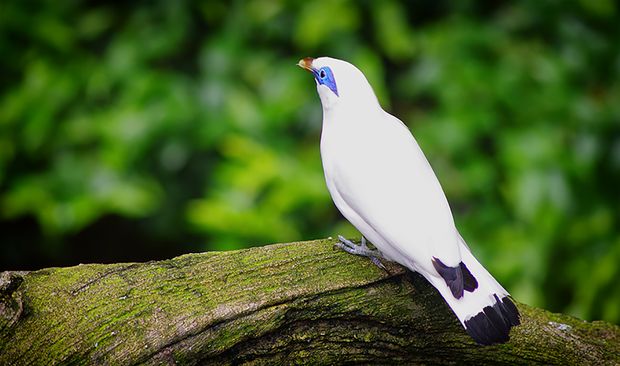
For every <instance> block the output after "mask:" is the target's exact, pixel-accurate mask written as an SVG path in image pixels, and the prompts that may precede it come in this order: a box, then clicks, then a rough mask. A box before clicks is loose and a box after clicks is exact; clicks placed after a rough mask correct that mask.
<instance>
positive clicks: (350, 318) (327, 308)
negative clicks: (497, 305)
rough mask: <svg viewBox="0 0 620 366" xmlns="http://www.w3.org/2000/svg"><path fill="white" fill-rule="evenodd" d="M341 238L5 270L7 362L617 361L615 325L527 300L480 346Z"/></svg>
mask: <svg viewBox="0 0 620 366" xmlns="http://www.w3.org/2000/svg"><path fill="white" fill-rule="evenodd" d="M334 243H335V242H334V241H333V240H330V239H326V240H315V241H308V242H297V243H287V244H276V245H269V246H265V247H260V248H252V249H246V250H240V251H233V252H209V253H200V254H188V255H183V256H180V257H177V258H173V259H170V260H165V261H159V262H148V263H128V264H109V265H102V264H89V265H79V266H75V267H69V268H48V269H43V270H40V271H35V272H30V273H18V272H5V273H3V274H2V277H1V278H0V303H1V304H0V364H8V365H32V364H40V365H49V364H112V365H116V364H123V365H127V364H161V363H176V364H187V365H194V364H231V363H235V364H238V363H247V364H280V363H286V364H334V363H371V364H377V363H379V364H395V363H406V364H411V363H425V364H454V363H481V362H482V363H484V362H488V363H493V364H531V363H540V364H562V365H567V364H584V363H596V364H618V363H620V329H619V327H618V326H616V325H612V324H608V323H604V322H591V323H590V322H584V321H581V320H579V319H575V318H572V317H569V316H566V315H561V314H551V313H549V312H546V311H544V310H541V309H536V308H532V307H529V306H527V305H524V304H518V307H519V310H520V311H521V313H522V325H521V326H519V327H516V328H514V329H513V331H512V333H511V340H510V342H508V343H506V344H503V345H496V346H491V347H481V346H478V345H476V344H475V343H474V342H473V341H472V340H471V339H470V338H469V337H468V336H467V334H466V333H465V331H464V330H463V329H462V327H461V325H460V323H459V322H458V320H457V319H456V317H454V315H453V314H452V312H451V311H450V309H449V308H448V307H447V306H446V305H445V303H444V302H443V300H442V299H441V297H440V296H439V295H438V293H437V292H436V291H435V290H434V289H433V288H432V287H431V286H430V285H429V284H428V283H427V282H426V281H425V280H424V279H423V278H422V277H421V276H419V275H417V274H413V273H410V272H408V271H406V270H404V269H403V268H402V267H400V266H398V265H395V264H388V271H389V273H388V272H385V271H383V270H381V269H379V268H377V267H375V266H374V265H373V264H372V263H370V262H369V261H367V260H365V259H364V258H359V257H355V256H351V255H348V254H346V253H343V252H340V251H338V250H334V249H333V244H334ZM7 309H8V310H7Z"/></svg>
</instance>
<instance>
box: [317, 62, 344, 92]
mask: <svg viewBox="0 0 620 366" xmlns="http://www.w3.org/2000/svg"><path fill="white" fill-rule="evenodd" d="M312 73H313V74H314V78H315V79H316V82H317V83H319V84H320V85H325V86H326V87H328V88H329V89H330V90H331V91H333V92H334V94H336V95H338V88H337V87H336V79H334V74H333V73H332V69H330V68H329V67H327V66H323V67H321V68H320V69H313V70H312ZM338 96H339V95H338Z"/></svg>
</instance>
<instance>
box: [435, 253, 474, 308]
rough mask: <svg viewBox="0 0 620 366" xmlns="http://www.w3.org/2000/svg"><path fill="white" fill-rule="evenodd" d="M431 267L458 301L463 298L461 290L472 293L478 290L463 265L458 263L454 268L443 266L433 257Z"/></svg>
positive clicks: (472, 277) (471, 276)
mask: <svg viewBox="0 0 620 366" xmlns="http://www.w3.org/2000/svg"><path fill="white" fill-rule="evenodd" d="M432 262H433V267H435V270H436V271H437V273H439V275H440V276H441V277H442V278H443V280H444V281H446V285H448V287H449V288H450V291H452V295H453V296H454V297H455V298H457V299H460V298H461V297H463V290H464V291H467V292H473V291H474V290H475V289H477V288H478V281H477V280H476V278H475V277H474V276H473V275H472V274H471V272H470V271H469V269H468V268H467V266H466V265H465V263H463V262H460V263H459V265H458V266H456V267H449V266H447V265H445V264H444V263H443V262H442V261H441V260H440V259H439V258H437V257H433V260H432Z"/></svg>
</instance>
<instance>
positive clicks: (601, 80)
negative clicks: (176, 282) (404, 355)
mask: <svg viewBox="0 0 620 366" xmlns="http://www.w3.org/2000/svg"><path fill="white" fill-rule="evenodd" d="M619 24H620V16H619V9H618V5H617V3H616V2H614V1H612V0H582V1H551V0H543V1H540V0H536V1H534V0H531V1H520V2H509V1H458V2H453V1H447V0H434V1H416V2H402V3H399V2H395V1H380V2H379V1H376V2H373V1H361V2H353V1H345V0H336V1H268V0H254V1H232V2H229V1H196V2H190V1H187V2H183V1H166V0H163V1H143V2H103V1H88V2H87V1H77V0H66V1H25V0H14V1H13V0H5V1H2V3H1V4H0V55H1V56H0V235H1V237H0V240H1V245H0V257H1V263H0V269H2V270H8V269H37V268H42V267H47V266H60V265H62V266H65V265H74V264H78V263H88V262H102V263H109V262H119V261H146V260H151V259H161V258H168V257H172V256H174V255H178V254H181V253H186V252H190V251H205V250H231V249H238V248H244V247H248V246H256V245H263V244H267V243H274V242H288V241H297V240H304V239H314V238H321V237H327V236H335V235H336V234H339V233H340V234H345V235H347V236H351V237H356V236H357V235H358V234H357V233H356V231H355V230H354V229H353V228H352V227H351V226H350V225H349V224H347V223H346V222H345V221H344V220H343V218H342V217H341V216H340V214H339V213H338V212H337V210H336V209H335V207H334V206H333V204H332V203H331V201H330V198H329V196H328V193H327V190H326V188H325V186H324V181H323V175H322V168H321V162H320V156H319V136H320V122H321V108H320V103H319V100H318V97H317V95H316V91H315V86H314V81H313V80H312V78H311V77H310V75H308V74H307V73H305V72H303V71H302V70H300V69H299V68H297V67H296V66H295V63H296V62H297V60H298V59H300V58H301V57H305V56H321V55H330V56H334V57H338V58H343V59H346V60H349V61H351V62H353V63H355V64H356V65H358V66H359V67H360V68H361V69H362V70H363V71H364V72H365V73H366V75H367V76H368V78H369V79H370V81H371V83H372V84H373V85H374V87H375V90H376V92H377V94H378V95H379V98H380V100H381V102H382V104H383V105H384V107H385V108H386V109H387V110H388V111H390V112H392V113H393V114H395V115H397V116H399V117H400V118H401V119H402V120H403V121H404V122H405V123H406V124H407V125H408V126H409V127H410V128H411V129H412V131H413V133H414V134H415V135H416V137H417V139H418V141H419V143H420V145H421V146H422V148H423V149H424V151H425V152H426V155H427V157H428V158H429V160H430V161H431V164H432V165H433V167H434V169H435V171H436V173H437V175H438V176H439V179H440V181H441V182H442V184H443V187H444V190H445V192H446V194H447V196H448V198H449V200H450V202H451V205H452V209H453V211H454V215H455V219H456V222H457V226H458V227H459V229H460V230H461V232H462V233H463V235H464V237H465V238H466V239H467V241H468V243H469V244H470V246H471V247H472V248H473V251H474V252H475V254H476V255H477V256H478V257H479V258H480V259H481V261H482V263H484V264H485V265H486V266H487V267H488V268H489V269H490V271H491V272H492V273H493V274H494V275H496V277H497V278H498V279H499V280H500V282H502V283H503V284H504V285H505V287H507V288H508V289H509V290H510V291H511V292H512V294H513V295H514V296H515V297H516V298H517V299H518V300H519V301H522V302H526V303H529V304H532V305H536V306H541V307H544V308H547V309H550V310H553V311H559V312H565V313H570V314H573V315H576V316H579V317H581V318H584V319H605V320H608V321H611V322H615V323H618V322H620V286H619V285H618V278H620V265H619V264H620V235H619V233H620V230H619V226H620V195H619V192H620V83H619V81H620V26H619Z"/></svg>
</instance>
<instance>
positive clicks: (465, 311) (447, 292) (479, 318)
mask: <svg viewBox="0 0 620 366" xmlns="http://www.w3.org/2000/svg"><path fill="white" fill-rule="evenodd" d="M460 251H461V259H462V263H461V265H460V268H459V270H461V271H462V273H466V272H469V273H466V275H464V276H461V277H464V278H465V279H466V277H467V276H468V275H471V276H473V278H474V279H475V282H477V286H476V287H475V288H472V287H471V286H470V287H469V288H468V286H467V284H466V285H465V291H461V292H460V293H457V295H456V296H455V293H454V288H452V289H451V287H450V286H449V285H448V284H447V283H446V281H445V280H444V279H443V278H439V277H436V276H425V277H427V279H428V280H429V281H430V282H431V283H432V284H433V286H435V287H436V288H437V289H438V290H439V292H440V293H441V295H442V296H443V298H444V299H445V300H446V302H447V303H448V305H449V306H450V308H451V309H452V311H453V312H454V314H456V316H457V317H458V318H459V320H460V321H461V323H462V324H463V327H465V330H466V331H467V333H468V334H469V335H470V336H471V337H472V338H473V339H474V340H475V341H476V342H477V343H479V344H483V345H489V344H494V343H504V342H507V341H508V339H509V333H510V328H512V327H513V326H517V325H519V324H520V321H519V311H518V310H517V307H516V306H515V305H514V303H513V302H512V300H511V299H510V297H509V294H508V292H507V291H506V290H505V289H504V288H503V287H502V286H501V285H500V284H499V283H498V282H497V281H496V280H495V278H493V276H491V274H490V273H489V272H488V271H487V270H486V269H485V268H484V267H483V266H482V265H481V264H480V263H479V262H478V260H477V259H476V258H475V257H474V256H473V255H472V254H471V252H470V251H469V248H468V247H467V245H466V244H465V241H463V239H462V238H460ZM437 267H438V266H437V265H436V268H437ZM455 269H456V267H455ZM438 272H440V274H441V271H440V270H438ZM442 276H443V275H442ZM470 282H471V281H470ZM460 294H462V296H460V297H459V298H457V296H459V295H460Z"/></svg>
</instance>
